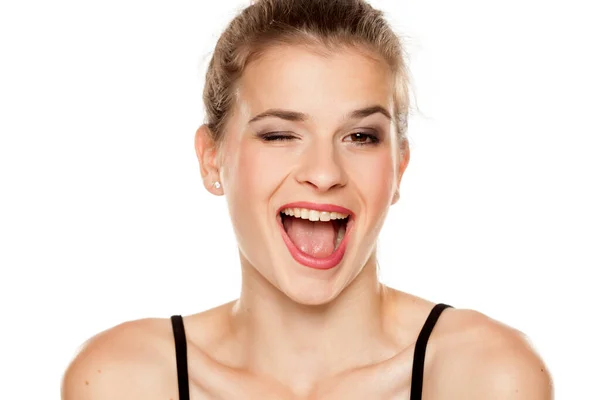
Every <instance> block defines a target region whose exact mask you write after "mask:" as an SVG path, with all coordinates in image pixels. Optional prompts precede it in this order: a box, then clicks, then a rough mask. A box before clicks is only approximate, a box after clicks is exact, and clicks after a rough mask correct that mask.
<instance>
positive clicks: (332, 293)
mask: <svg viewBox="0 0 600 400" xmlns="http://www.w3.org/2000/svg"><path fill="white" fill-rule="evenodd" d="M393 91H394V77H393V74H392V73H391V71H390V70H389V68H388V67H387V65H386V64H385V63H384V62H383V61H377V60H376V59H375V58H373V57H367V56H366V55H364V53H361V52H358V51H357V50H352V49H345V50H344V49H342V48H340V50H339V51H337V52H335V53H331V54H327V55H326V54H325V53H324V52H323V51H321V52H315V51H314V49H313V51H311V49H309V48H308V47H302V46H287V47H284V46H279V47H273V48H271V49H270V50H268V51H267V52H266V53H265V54H264V55H263V56H261V57H260V58H259V59H258V60H255V61H253V62H252V63H250V64H249V65H248V66H247V67H246V69H245V71H244V74H243V76H242V77H241V78H240V81H239V90H238V92H237V101H236V105H235V109H234V114H233V117H232V119H231V120H230V121H229V123H228V125H227V128H226V132H225V137H224V142H223V147H222V150H221V157H219V159H220V161H217V165H216V167H217V170H218V174H219V177H218V178H219V179H220V181H221V183H222V185H223V187H222V190H223V192H224V193H225V195H226V197H227V202H228V206H229V211H230V215H231V219H232V222H233V227H234V231H235V234H236V237H237V240H238V245H239V249H240V253H241V257H242V264H243V265H244V267H249V268H254V269H255V270H256V271H257V272H258V273H259V274H260V275H261V276H262V277H264V278H265V279H266V280H267V281H268V282H270V283H271V284H272V285H274V286H275V287H277V288H278V289H279V290H280V291H282V292H283V293H285V294H286V295H287V296H288V297H290V298H291V299H293V300H294V301H296V302H298V303H302V304H313V305H314V304H323V303H327V302H329V301H330V300H332V299H333V298H335V297H336V296H337V295H338V294H339V293H340V292H341V291H342V290H343V289H344V288H345V287H346V286H348V285H349V284H350V283H351V282H352V281H353V279H354V278H355V277H356V276H357V275H358V274H359V273H360V271H361V270H362V268H363V267H364V266H365V264H366V263H367V261H369V259H370V258H371V261H374V251H375V246H376V240H377V236H378V234H379V232H380V229H381V227H382V224H383V222H384V219H385V216H386V215H387V211H388V208H389V206H390V205H391V204H392V203H393V202H395V200H397V196H395V193H396V191H397V189H398V185H399V183H400V179H401V176H402V173H403V171H404V169H405V168H406V163H407V161H408V149H406V150H405V151H404V154H402V152H401V149H400V144H399V142H398V138H397V136H396V134H395V133H394V132H395V128H394V125H393V123H392V120H391V119H390V117H389V115H390V114H391V113H392V110H393V103H392V101H393ZM284 209H287V210H288V213H291V214H294V215H285V214H284V213H285V211H284ZM303 209H304V210H303ZM311 210H312V211H311ZM282 211H284V213H282ZM332 211H333V212H334V213H333V214H332V213H331V212H332ZM339 214H342V215H339ZM344 214H348V218H346V219H342V217H343V216H344ZM298 217H299V218H298ZM303 217H304V218H303ZM307 217H308V219H306V218H307ZM311 217H312V219H313V220H314V219H315V218H318V219H319V221H318V222H313V221H311V220H310V219H311ZM328 219H329V221H328ZM344 229H345V231H346V232H345V233H344ZM340 231H341V232H340ZM338 236H339V238H338Z"/></svg>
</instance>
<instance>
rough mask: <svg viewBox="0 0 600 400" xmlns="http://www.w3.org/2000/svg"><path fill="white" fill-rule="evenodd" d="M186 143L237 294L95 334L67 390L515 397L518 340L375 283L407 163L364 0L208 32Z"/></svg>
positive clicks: (389, 73) (538, 394) (534, 363)
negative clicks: (207, 55)
mask: <svg viewBox="0 0 600 400" xmlns="http://www.w3.org/2000/svg"><path fill="white" fill-rule="evenodd" d="M204 102H205V106H206V111H207V121H206V124H205V125H203V126H201V127H200V128H199V129H198V131H197V133H196V152H197V155H198V160H199V163H200V170H201V174H202V177H203V179H204V185H205V186H206V189H207V190H208V191H209V192H210V193H212V194H214V195H217V196H220V195H225V198H226V200H227V203H228V207H229V211H230V215H231V221H232V223H233V227H234V231H235V234H236V237H237V241H238V246H239V256H240V264H241V270H242V277H243V280H242V282H243V283H242V291H241V294H240V297H239V299H237V300H235V301H232V302H231V303H227V304H224V305H222V306H220V307H217V308H215V309H212V310H209V311H205V312H201V313H198V314H195V315H190V316H186V317H184V318H181V317H178V316H174V317H172V318H171V319H147V320H140V321H132V322H127V323H124V324H122V325H119V326H117V327H114V328H112V329H110V330H108V331H106V332H103V333H101V334H99V335H97V336H96V337H94V338H93V339H91V340H90V341H89V342H88V343H87V344H86V346H85V348H84V349H83V350H82V351H81V352H80V354H79V355H78V356H77V358H76V359H75V360H74V361H73V362H72V364H71V366H70V367H69V368H68V370H67V372H66V374H65V377H64V382H63V399H64V400H75V399H76V400H97V399H111V400H119V399H123V400H125V399H127V400H132V399H145V400H152V399H157V400H167V399H171V400H175V399H182V400H187V399H194V400H200V399H298V400H300V399H313V400H319V399H328V400H329V399H331V400H335V399H343V400H350V399H420V398H425V399H443V400H448V399H461V400H469V399H473V400H475V399H477V400H480V399H515V400H516V399H528V400H545V399H550V398H552V387H551V386H552V385H551V380H550V376H549V374H548V372H547V371H546V369H545V367H544V365H543V363H542V361H541V360H540V358H539V357H538V356H537V355H536V354H535V353H534V351H533V350H532V349H531V348H530V346H529V345H528V343H527V341H526V339H525V337H524V336H523V335H522V334H521V333H519V332H517V331H515V330H513V329H511V328H509V327H507V326H505V325H502V324H500V323H498V322H496V321H493V320H491V319H489V318H487V317H486V316H484V315H482V314H480V313H477V312H475V311H470V310H458V309H454V308H452V307H449V306H446V305H444V304H438V305H436V304H433V303H431V302H429V301H427V300H424V299H421V298H419V297H416V296H413V295H410V294H408V293H403V292H401V291H398V290H394V289H391V288H388V287H386V286H384V285H382V284H381V283H380V282H379V281H378V277H377V259H376V251H375V250H376V241H377V236H378V234H379V232H380V229H381V227H382V224H383V222H384V219H385V217H386V214H387V212H388V209H389V207H390V206H391V205H393V204H395V203H396V202H397V201H398V199H399V188H400V182H401V179H402V175H403V173H404V171H405V169H406V167H407V165H408V162H409V155H410V151H409V146H408V142H407V140H406V136H405V135H406V128H407V124H406V116H407V111H408V107H409V103H408V77H407V73H406V68H405V63H404V60H403V58H402V48H401V43H400V41H399V39H398V37H397V36H395V35H394V33H393V31H392V30H391V29H390V27H389V26H388V24H387V23H386V22H385V20H384V19H383V17H382V13H381V12H379V11H377V10H374V9H373V8H372V7H370V6H369V5H368V4H367V3H365V2H364V1H362V0H346V1H342V0H335V1H334V0H330V1H323V0H260V1H257V2H255V3H254V4H253V5H251V6H249V7H247V8H246V9H245V10H243V11H242V12H241V13H240V15H238V16H237V17H236V18H235V19H234V20H233V21H232V22H231V24H230V25H229V26H228V28H227V30H226V31H225V32H224V33H223V35H222V36H221V38H220V40H219V41H218V43H217V47H216V49H215V52H214V55H213V58H212V60H211V63H210V65H209V69H208V73H207V76H206V86H205V90H204Z"/></svg>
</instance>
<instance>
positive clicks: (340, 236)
mask: <svg viewBox="0 0 600 400" xmlns="http://www.w3.org/2000/svg"><path fill="white" fill-rule="evenodd" d="M345 234H346V224H342V226H340V229H338V233H337V237H336V238H335V245H334V249H336V250H337V248H338V246H339V245H340V243H341V242H342V239H343V238H344V235H345Z"/></svg>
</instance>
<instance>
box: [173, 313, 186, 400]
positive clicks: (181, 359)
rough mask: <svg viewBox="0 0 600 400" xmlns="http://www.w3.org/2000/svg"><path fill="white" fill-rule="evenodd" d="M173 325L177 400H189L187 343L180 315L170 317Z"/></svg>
mask: <svg viewBox="0 0 600 400" xmlns="http://www.w3.org/2000/svg"><path fill="white" fill-rule="evenodd" d="M171 325H173V336H174V337H175V357H176V361H177V385H178V388H179V400H190V384H189V380H188V366H187V341H186V338H185V328H184V326H183V318H182V317H181V315H173V316H172V317H171Z"/></svg>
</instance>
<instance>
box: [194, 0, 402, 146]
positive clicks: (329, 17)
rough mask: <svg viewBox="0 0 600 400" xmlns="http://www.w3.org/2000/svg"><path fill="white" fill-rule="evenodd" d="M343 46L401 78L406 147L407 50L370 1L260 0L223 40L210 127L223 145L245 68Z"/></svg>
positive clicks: (209, 94)
mask: <svg viewBox="0 0 600 400" xmlns="http://www.w3.org/2000/svg"><path fill="white" fill-rule="evenodd" d="M298 44H300V45H307V46H311V47H314V48H316V49H318V50H323V49H325V50H326V51H329V52H333V51H334V50H335V49H336V48H340V46H347V47H352V48H355V49H358V50H365V49H366V50H367V51H371V52H374V53H375V54H377V55H379V56H380V57H381V58H383V60H384V61H385V62H387V64H388V65H389V67H390V69H391V70H392V71H393V73H394V74H395V86H396V87H395V88H394V110H393V119H394V124H395V126H396V131H397V134H398V137H399V139H400V142H401V143H403V142H404V141H406V128H407V114H408V108H409V82H410V80H409V75H408V71H407V67H406V64H405V61H404V54H403V53H404V52H403V46H402V45H401V41H400V38H399V37H398V36H397V35H396V34H395V33H394V31H393V30H392V29H391V27H390V26H389V24H388V22H387V21H386V20H385V19H384V17H383V13H382V12H381V11H379V10H376V9H374V8H373V7H371V6H370V5H369V4H368V3H367V2H366V1H364V0H254V1H253V2H252V4H251V5H250V6H248V7H246V8H245V9H243V10H242V11H241V12H240V13H239V14H238V15H237V16H236V17H235V18H234V19H233V20H232V21H231V22H230V23H229V25H228V26H227V28H226V29H225V31H224V32H223V33H222V34H221V36H220V38H219V40H218V41H217V45H216V47H215V50H214V53H213V55H212V58H211V60H210V63H209V66H208V70H207V72H206V83H205V86H204V94H203V100H204V106H205V108H206V121H205V123H206V125H207V127H208V128H209V130H210V132H211V135H212V138H213V140H215V142H217V143H218V142H220V141H221V139H222V138H223V134H224V130H225V126H226V124H227V122H228V120H229V118H230V117H231V114H232V111H233V105H234V104H235V103H234V102H235V99H236V97H235V93H236V89H237V88H236V84H237V82H238V79H239V78H240V76H241V75H242V73H243V71H244V68H245V67H246V66H247V65H248V64H249V63H250V62H251V61H253V60H256V59H257V58H259V57H260V56H261V55H262V54H264V52H265V51H266V50H268V49H269V47H271V46H273V45H298Z"/></svg>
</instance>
